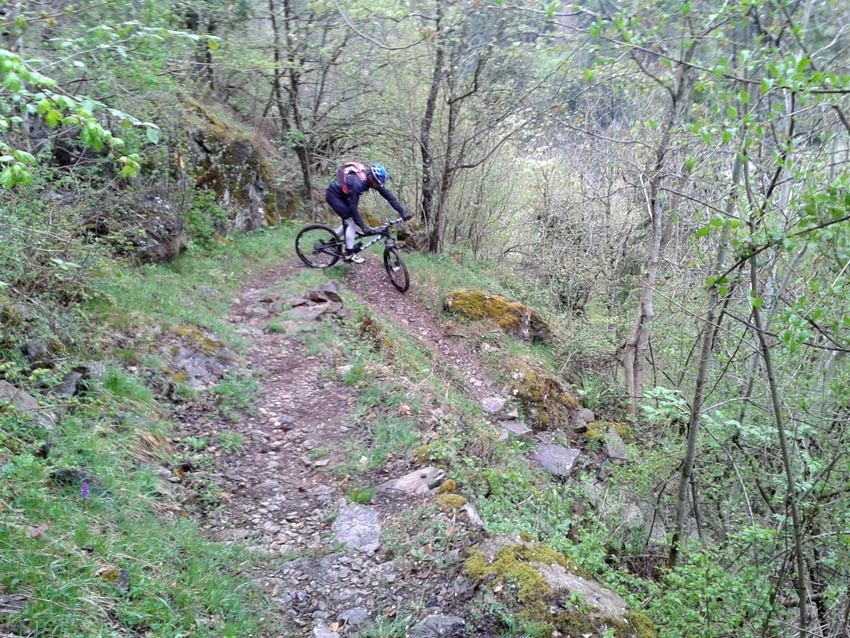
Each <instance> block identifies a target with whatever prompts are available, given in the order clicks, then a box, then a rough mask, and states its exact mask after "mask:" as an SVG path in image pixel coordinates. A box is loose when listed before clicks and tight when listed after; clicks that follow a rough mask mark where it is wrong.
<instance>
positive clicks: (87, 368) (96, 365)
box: [74, 361, 106, 381]
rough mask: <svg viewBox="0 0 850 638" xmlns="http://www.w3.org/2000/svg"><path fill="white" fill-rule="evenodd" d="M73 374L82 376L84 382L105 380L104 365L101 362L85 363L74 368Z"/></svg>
mask: <svg viewBox="0 0 850 638" xmlns="http://www.w3.org/2000/svg"><path fill="white" fill-rule="evenodd" d="M74 372H79V373H80V374H82V375H83V380H85V381H89V380H91V381H103V380H104V379H106V364H105V363H103V362H102V361H86V362H85V363H81V364H80V365H78V366H75V367H74Z"/></svg>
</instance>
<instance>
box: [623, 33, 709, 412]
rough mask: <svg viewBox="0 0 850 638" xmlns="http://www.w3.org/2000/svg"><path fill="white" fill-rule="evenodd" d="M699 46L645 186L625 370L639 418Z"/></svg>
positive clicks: (678, 86)
mask: <svg viewBox="0 0 850 638" xmlns="http://www.w3.org/2000/svg"><path fill="white" fill-rule="evenodd" d="M695 46H696V45H695V44H692V45H691V46H689V47H688V49H687V50H686V51H685V53H684V56H683V58H684V59H683V61H682V62H681V63H680V64H679V69H678V73H677V76H676V79H675V85H674V88H673V89H670V110H669V112H668V115H667V121H666V122H665V124H664V128H663V131H664V133H663V134H662V136H661V140H659V142H658V145H657V146H656V148H655V158H654V161H653V166H652V169H651V172H650V178H649V183H648V184H647V185H645V186H644V198H645V199H646V207H647V212H648V214H649V217H650V220H651V222H652V244H651V246H650V248H649V255H648V260H647V269H646V278H645V279H644V283H643V292H642V293H641V296H640V304H639V305H638V309H637V313H636V314H635V321H634V324H633V328H632V333H631V335H630V336H629V338H628V340H627V341H626V345H625V347H624V351H623V369H624V372H625V381H626V391H627V392H628V393H629V397H630V401H629V414H630V415H631V416H637V406H638V401H639V400H640V397H641V396H642V395H643V366H644V361H645V359H646V354H647V351H648V349H649V338H650V335H651V334H652V321H653V319H654V318H655V311H654V309H653V306H652V304H653V298H654V294H655V284H656V282H657V280H658V264H659V262H660V261H661V254H662V250H663V247H664V242H663V237H664V214H665V210H664V207H663V206H662V205H661V202H660V201H659V195H660V193H661V190H662V188H661V187H662V184H663V181H664V171H665V169H666V167H667V153H668V151H669V149H670V144H671V141H672V137H673V131H674V129H675V127H676V125H677V124H678V123H679V120H680V119H681V118H682V117H683V116H684V114H685V113H686V112H687V107H688V104H689V101H690V72H691V68H690V61H691V59H692V58H693V54H694V49H695Z"/></svg>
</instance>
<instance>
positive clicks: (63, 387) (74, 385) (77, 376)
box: [53, 372, 83, 397]
mask: <svg viewBox="0 0 850 638" xmlns="http://www.w3.org/2000/svg"><path fill="white" fill-rule="evenodd" d="M82 378H83V375H82V374H81V373H79V372H69V373H68V374H67V375H65V378H64V379H62V381H61V382H60V383H58V384H57V385H55V386H54V387H53V392H55V393H56V394H58V395H60V396H63V397H72V396H74V395H75V394H77V391H78V389H79V386H78V384H79V382H80V380H82Z"/></svg>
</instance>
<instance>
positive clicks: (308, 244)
mask: <svg viewBox="0 0 850 638" xmlns="http://www.w3.org/2000/svg"><path fill="white" fill-rule="evenodd" d="M403 221H404V220H403V219H402V218H401V217H399V218H398V219H394V220H393V221H390V222H387V223H386V224H384V225H383V226H378V227H377V228H373V229H372V232H371V233H369V234H363V233H360V232H358V233H357V240H358V243H359V244H360V248H359V250H366V249H367V248H369V247H370V246H372V245H373V244H376V243H378V242H379V241H382V240H383V242H384V268H385V269H386V271H387V274H388V275H389V276H390V281H391V282H392V285H393V286H395V287H396V289H397V290H398V291H399V292H406V291H407V289H408V288H409V287H410V275H409V274H408V272H407V266H405V265H404V262H403V261H402V260H401V255H400V254H399V252H398V248H397V247H396V240H395V238H394V237H393V234H392V230H393V226H395V225H396V224H400V223H401V222H403ZM367 238H369V239H368V241H366V242H365V243H363V241H361V240H366V239H367ZM295 252H296V253H298V257H299V258H300V259H301V261H303V262H304V263H305V264H306V265H307V266H309V267H310V268H323V269H324V268H330V267H331V266H333V265H334V264H336V263H337V262H338V261H339V260H340V259H342V258H343V256H344V255H345V238H344V237H341V236H339V235H337V234H336V231H335V230H334V229H333V228H331V227H330V226H325V225H324V224H310V225H308V226H305V227H304V228H302V229H301V232H299V233H298V236H297V237H296V238H295ZM358 252H359V251H358Z"/></svg>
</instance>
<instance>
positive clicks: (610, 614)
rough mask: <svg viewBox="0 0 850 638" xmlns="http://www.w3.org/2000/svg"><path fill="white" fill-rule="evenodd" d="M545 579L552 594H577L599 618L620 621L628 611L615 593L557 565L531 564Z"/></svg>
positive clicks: (626, 606)
mask: <svg viewBox="0 0 850 638" xmlns="http://www.w3.org/2000/svg"><path fill="white" fill-rule="evenodd" d="M531 565H532V566H533V567H534V568H535V569H537V572H538V573H539V574H540V575H541V576H543V578H545V579H546V583H547V584H548V585H549V587H551V589H552V591H553V592H559V593H560V592H563V593H565V594H567V595H569V596H572V595H575V594H578V595H579V596H581V600H582V601H583V602H584V603H585V604H586V605H588V606H590V607H592V608H593V609H594V610H596V613H597V614H598V615H599V616H602V617H605V618H615V619H617V620H622V619H623V617H624V616H625V614H626V612H627V611H628V610H629V608H628V605H627V604H626V601H625V600H623V598H622V597H621V596H620V595H619V594H618V593H616V592H614V591H611V590H610V589H608V588H607V587H603V586H602V585H600V584H599V583H597V582H596V581H593V580H589V579H587V578H583V577H581V576H579V575H578V574H574V573H572V572H571V571H569V570H568V569H565V568H564V567H563V566H562V565H559V564H557V563H552V564H549V563H531Z"/></svg>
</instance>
